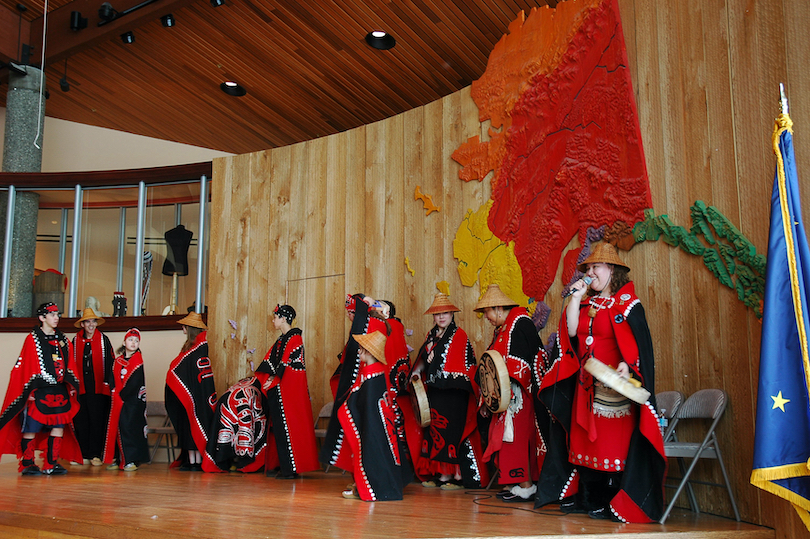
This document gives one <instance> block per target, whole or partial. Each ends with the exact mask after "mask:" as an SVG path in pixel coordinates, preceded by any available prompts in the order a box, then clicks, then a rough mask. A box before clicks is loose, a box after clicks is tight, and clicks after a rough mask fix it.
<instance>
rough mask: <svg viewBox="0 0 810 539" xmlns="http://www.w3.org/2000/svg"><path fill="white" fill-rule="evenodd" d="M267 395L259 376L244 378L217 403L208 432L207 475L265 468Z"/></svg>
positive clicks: (204, 466)
mask: <svg viewBox="0 0 810 539" xmlns="http://www.w3.org/2000/svg"><path fill="white" fill-rule="evenodd" d="M266 410H267V396H266V395H265V393H264V390H263V389H262V381H261V380H260V379H259V378H258V377H257V376H249V377H247V378H242V379H241V380H239V381H238V382H236V383H235V384H234V385H232V386H231V387H230V388H229V389H228V391H226V392H225V394H224V395H222V396H221V397H220V398H219V400H218V401H217V406H216V409H215V410H214V420H213V422H212V424H211V429H210V431H209V433H210V437H209V439H208V454H210V455H211V458H212V461H211V462H209V461H207V460H204V461H203V471H205V472H227V471H229V470H230V469H231V466H234V467H235V468H236V469H237V470H239V471H240V472H246V473H247V472H256V471H259V470H261V469H262V468H263V467H264V461H265V450H266V449H267V429H268V424H267V412H266Z"/></svg>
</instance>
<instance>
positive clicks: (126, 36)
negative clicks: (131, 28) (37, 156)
mask: <svg viewBox="0 0 810 539" xmlns="http://www.w3.org/2000/svg"><path fill="white" fill-rule="evenodd" d="M121 41H123V42H124V43H125V44H127V45H129V44H131V43H135V34H133V33H132V32H124V33H123V34H121Z"/></svg>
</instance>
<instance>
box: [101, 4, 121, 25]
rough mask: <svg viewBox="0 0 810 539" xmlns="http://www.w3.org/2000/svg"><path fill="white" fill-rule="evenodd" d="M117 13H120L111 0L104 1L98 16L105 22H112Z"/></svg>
mask: <svg viewBox="0 0 810 539" xmlns="http://www.w3.org/2000/svg"><path fill="white" fill-rule="evenodd" d="M116 15H118V12H117V11H115V10H114V9H113V7H112V4H110V3H109V2H104V3H103V4H101V7H100V8H98V18H99V19H101V20H102V21H104V22H110V21H111V20H113V19H114V18H115V17H116Z"/></svg>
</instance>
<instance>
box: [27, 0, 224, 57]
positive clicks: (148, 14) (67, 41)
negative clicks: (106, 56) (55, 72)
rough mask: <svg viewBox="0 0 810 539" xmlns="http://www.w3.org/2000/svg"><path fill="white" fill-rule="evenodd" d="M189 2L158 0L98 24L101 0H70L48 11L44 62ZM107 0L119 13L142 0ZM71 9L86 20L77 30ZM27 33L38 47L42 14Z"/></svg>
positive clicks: (138, 24)
mask: <svg viewBox="0 0 810 539" xmlns="http://www.w3.org/2000/svg"><path fill="white" fill-rule="evenodd" d="M193 1H194V0H159V1H156V2H154V3H153V4H149V5H146V6H144V7H142V8H140V9H138V10H137V11H133V12H131V13H128V14H126V15H123V16H120V17H119V18H117V19H114V20H112V21H110V22H108V23H106V24H103V25H102V26H99V22H102V21H101V18H100V17H99V16H98V8H99V7H101V4H102V3H103V0H74V1H73V2H70V3H69V4H66V5H64V6H62V7H60V8H59V9H55V10H53V11H51V12H50V13H49V14H48V29H47V32H48V41H47V44H46V47H45V57H46V60H45V61H46V64H51V63H53V62H57V61H59V60H63V59H65V58H69V57H70V56H73V55H74V54H76V53H78V52H81V51H83V50H85V49H89V48H90V47H93V46H95V45H97V44H99V43H101V42H104V41H107V40H109V39H112V38H113V37H115V38H117V37H118V35H119V34H122V33H124V32H126V31H129V30H135V29H136V28H138V27H139V26H140V25H142V24H144V23H146V22H148V21H152V20H155V19H158V18H160V17H162V16H163V15H166V14H168V13H172V12H173V11H177V10H179V9H181V8H183V7H185V6H187V5H189V4H191V3H192V2H193ZM111 3H112V5H113V8H115V9H116V10H117V11H119V12H123V11H126V10H128V9H131V8H132V7H134V6H137V5H139V4H141V3H143V0H141V1H138V0H112V1H111ZM212 9H213V8H212ZM72 11H79V12H81V14H82V17H86V18H87V19H88V21H87V28H85V29H83V30H78V31H74V30H71V29H70V13H71V12H72ZM30 36H31V38H30V42H31V43H32V44H34V46H35V47H36V48H37V49H38V48H39V47H40V46H41V43H42V17H39V18H37V19H34V20H33V21H31V32H30ZM39 54H41V52H39V51H38V53H37V55H36V56H37V57H39Z"/></svg>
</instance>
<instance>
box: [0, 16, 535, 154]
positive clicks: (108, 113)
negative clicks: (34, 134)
mask: <svg viewBox="0 0 810 539" xmlns="http://www.w3.org/2000/svg"><path fill="white" fill-rule="evenodd" d="M23 1H24V2H27V5H28V6H29V10H28V12H27V13H26V14H25V15H24V17H25V18H26V20H29V19H35V18H36V17H38V16H40V15H41V13H42V6H43V2H42V1H41V0H34V1H30V2H29V0H23ZM101 1H102V0H99V5H100V4H101ZM117 1H118V3H121V2H124V1H129V0H117ZM132 2H134V0H132ZM132 2H130V3H132ZM69 3H70V2H68V1H66V0H53V1H52V2H50V3H49V11H52V10H54V9H57V8H58V7H62V6H67V5H68V4H69ZM15 4H16V0H0V9H10V10H14V9H15V8H14V6H15ZM544 5H546V1H544V0H534V1H531V0H402V1H395V2H391V1H390V0H333V1H331V2H303V1H302V0H226V3H225V4H224V5H223V6H221V7H218V8H213V7H211V5H210V4H209V2H208V0H195V1H194V2H192V3H190V4H186V5H185V7H182V8H180V9H179V10H177V11H176V12H174V15H175V18H176V20H177V24H176V26H175V27H173V28H163V27H162V26H161V25H160V21H159V20H157V18H156V17H152V18H148V20H146V18H145V17H144V18H143V19H145V20H143V21H139V22H138V25H137V27H133V28H131V29H132V30H133V32H134V33H135V37H136V40H135V43H133V44H132V45H124V44H123V43H121V41H120V40H119V39H118V36H117V35H116V36H115V37H114V38H111V39H109V40H107V41H104V42H103V43H99V44H96V45H94V46H92V47H90V48H88V49H85V50H82V51H81V52H78V53H75V54H74V55H73V56H71V57H70V59H69V61H68V72H67V78H68V81H69V82H70V85H71V89H70V92H67V93H64V92H61V91H60V90H59V89H58V87H57V85H56V82H57V81H58V80H59V79H60V78H61V77H62V76H63V74H64V63H62V62H56V63H54V64H48V63H46V73H47V76H48V81H49V82H48V86H49V87H50V89H51V92H50V96H51V97H50V99H49V100H48V102H47V105H46V113H47V114H48V116H52V117H56V118H61V119H64V120H69V121H74V122H79V123H85V124H89V125H96V126H100V127H107V128H110V129H116V130H121V131H126V132H131V133H137V134H140V135H145V136H150V137H156V138H161V139H165V140H172V141H175V142H181V143H186V144H192V145H195V146H202V147H207V148H212V149H217V150H222V151H228V152H233V153H247V152H252V151H257V150H263V149H268V148H273V147H277V146H283V145H288V144H292V143H295V142H301V141H305V140H311V139H314V138H318V137H321V136H324V135H329V134H333V133H337V132H340V131H345V130H347V129H352V128H355V127H358V126H361V125H365V124H369V123H373V122H375V121H378V120H381V119H384V118H387V117H390V116H393V115H396V114H399V113H401V112H404V111H407V110H410V109H411V108H414V107H418V106H421V105H424V104H427V103H431V102H433V101H436V100H437V99H440V98H441V97H443V96H445V95H449V94H451V93H453V92H455V91H457V90H459V89H461V88H463V87H465V86H468V85H469V84H470V83H471V82H472V81H474V80H476V79H477V78H479V77H480V76H481V75H482V74H483V73H484V70H485V69H486V64H487V59H488V56H489V53H490V52H491V50H492V48H493V47H494V45H495V43H497V41H498V40H499V39H500V38H501V36H502V35H503V34H504V33H505V32H506V31H507V30H508V25H509V23H510V22H511V21H512V20H514V18H515V17H516V15H517V13H519V12H520V11H521V10H524V11H525V12H526V13H527V14H528V13H529V11H530V10H531V8H532V7H540V6H544ZM37 6H38V8H37ZM113 6H114V7H118V8H119V9H121V8H120V6H116V2H113ZM37 9H38V10H39V12H38V13H37ZM66 9H69V7H67V8H66ZM82 14H83V15H84V16H85V17H90V21H89V24H95V23H96V22H97V14H95V13H84V12H83V13H82ZM372 29H384V30H386V31H389V32H390V33H391V34H392V35H393V36H394V37H395V38H396V39H397V46H396V47H395V48H394V49H392V50H389V51H378V50H375V49H372V48H371V47H369V46H368V45H367V44H366V43H365V41H364V36H365V34H366V33H367V32H368V31H370V30H372ZM75 35H80V34H75ZM229 78H231V79H233V80H237V81H238V82H239V83H240V84H242V85H243V86H244V87H245V88H247V90H248V94H247V95H246V96H244V97H240V98H234V97H229V96H226V95H225V94H223V93H222V92H221V91H220V90H219V84H220V83H221V82H223V81H224V80H226V79H229ZM6 91H7V82H0V105H2V104H4V101H5V94H6ZM46 142H47V141H46Z"/></svg>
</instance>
